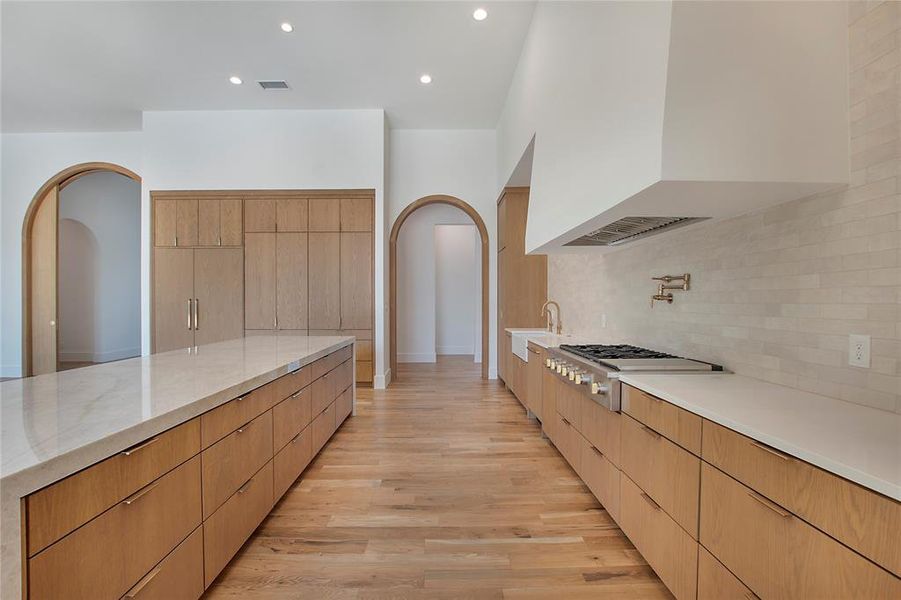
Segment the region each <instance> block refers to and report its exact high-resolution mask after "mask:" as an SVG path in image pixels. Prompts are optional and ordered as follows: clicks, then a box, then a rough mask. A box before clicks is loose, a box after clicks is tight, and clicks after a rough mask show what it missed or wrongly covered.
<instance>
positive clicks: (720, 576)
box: [698, 546, 757, 600]
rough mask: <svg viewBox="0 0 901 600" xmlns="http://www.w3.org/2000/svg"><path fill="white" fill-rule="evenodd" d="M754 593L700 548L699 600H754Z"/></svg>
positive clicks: (702, 547)
mask: <svg viewBox="0 0 901 600" xmlns="http://www.w3.org/2000/svg"><path fill="white" fill-rule="evenodd" d="M755 598H757V596H755V595H754V592H752V591H751V590H749V589H748V588H747V587H746V586H745V584H743V583H742V582H741V581H739V580H738V578H737V577H735V575H733V574H732V573H730V572H729V569H727V568H726V567H724V566H723V564H722V563H721V562H720V561H718V560H717V559H716V558H714V557H713V555H712V554H710V553H709V552H707V550H705V549H704V546H700V547H699V548H698V600H753V599H755Z"/></svg>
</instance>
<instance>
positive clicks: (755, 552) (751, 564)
mask: <svg viewBox="0 0 901 600" xmlns="http://www.w3.org/2000/svg"><path fill="white" fill-rule="evenodd" d="M700 531H701V535H700V540H701V543H702V544H703V545H704V547H705V548H707V549H708V550H709V551H710V552H711V553H712V554H713V555H714V556H715V557H716V558H717V559H719V561H720V562H722V563H723V565H725V566H726V567H727V568H728V569H729V570H730V571H731V572H732V573H734V574H735V575H736V576H737V577H738V578H739V579H740V580H741V581H743V582H744V583H745V585H747V586H748V587H749V588H750V589H751V590H752V591H753V592H754V593H755V594H757V595H758V596H760V597H761V598H786V599H789V598H824V599H825V598H836V599H840V598H867V599H873V600H876V599H882V598H885V599H889V598H901V580H899V579H898V578H897V577H895V576H894V575H892V574H891V573H889V572H888V571H886V570H884V569H882V568H881V567H879V566H877V565H875V564H873V563H871V562H870V561H868V560H867V559H865V558H864V557H862V556H861V555H859V554H857V553H856V552H854V551H853V550H851V549H850V548H847V547H846V546H843V545H842V544H840V543H839V542H837V541H835V540H834V539H832V538H830V537H829V536H827V535H826V534H824V533H822V532H821V531H819V530H817V529H815V528H814V527H812V526H811V525H809V524H807V523H806V522H804V521H803V520H801V519H800V518H798V517H797V516H795V515H793V514H792V513H791V512H789V511H787V510H786V509H785V508H784V507H782V506H780V505H778V504H776V503H775V502H772V501H771V500H769V499H767V498H765V497H764V496H762V495H761V494H760V493H759V492H756V491H754V490H752V489H749V488H747V487H746V486H744V485H742V484H741V483H739V482H738V481H735V480H734V479H732V478H731V477H729V476H728V475H726V474H725V473H723V472H721V471H720V470H718V469H717V468H716V467H712V466H710V465H708V464H706V463H704V464H703V466H702V469H701V529H700ZM627 534H628V532H627ZM630 537H631V536H630ZM639 550H641V549H640V548H639Z"/></svg>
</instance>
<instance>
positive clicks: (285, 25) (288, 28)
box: [281, 21, 294, 33]
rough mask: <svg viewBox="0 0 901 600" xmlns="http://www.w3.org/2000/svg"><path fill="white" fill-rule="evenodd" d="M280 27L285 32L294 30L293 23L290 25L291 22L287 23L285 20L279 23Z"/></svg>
mask: <svg viewBox="0 0 901 600" xmlns="http://www.w3.org/2000/svg"><path fill="white" fill-rule="evenodd" d="M281 28H282V31H284V32H285V33H291V32H292V31H294V25H291V23H288V22H287V21H285V22H284V23H282V24H281Z"/></svg>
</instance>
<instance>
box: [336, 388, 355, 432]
mask: <svg viewBox="0 0 901 600" xmlns="http://www.w3.org/2000/svg"><path fill="white" fill-rule="evenodd" d="M335 402H336V403H337V406H336V408H335V411H336V416H335V419H336V421H335V425H336V426H339V425H340V424H341V423H343V422H344V419H346V418H347V417H349V416H350V414H351V413H352V412H353V410H354V390H353V388H347V389H346V390H344V391H343V392H341V395H340V396H338V399H337V400H336V401H335Z"/></svg>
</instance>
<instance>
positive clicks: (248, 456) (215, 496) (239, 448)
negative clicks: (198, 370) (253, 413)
mask: <svg viewBox="0 0 901 600" xmlns="http://www.w3.org/2000/svg"><path fill="white" fill-rule="evenodd" d="M201 457H202V462H203V517H204V518H207V517H209V516H210V515H211V514H213V511H215V510H216V509H217V508H219V507H220V506H221V505H222V503H223V502H225V501H226V500H227V499H228V497H229V496H231V495H232V494H234V493H235V491H236V490H237V489H238V488H240V487H241V485H242V484H244V482H246V481H247V480H248V479H250V476H251V475H253V474H254V473H256V472H257V471H258V470H259V469H260V467H262V466H263V465H264V464H266V462H267V461H268V460H270V459H271V458H272V411H271V410H267V411H266V412H264V413H263V414H262V415H260V416H259V417H257V418H256V419H254V420H253V421H250V422H249V423H247V424H245V425H242V426H241V427H239V428H238V429H237V430H236V431H235V432H234V433H231V434H229V435H227V436H225V437H224V438H222V439H221V440H219V441H218V442H216V443H215V444H213V445H212V446H210V447H209V448H207V449H206V450H204V451H203V454H202V455H201Z"/></svg>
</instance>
